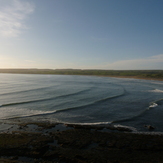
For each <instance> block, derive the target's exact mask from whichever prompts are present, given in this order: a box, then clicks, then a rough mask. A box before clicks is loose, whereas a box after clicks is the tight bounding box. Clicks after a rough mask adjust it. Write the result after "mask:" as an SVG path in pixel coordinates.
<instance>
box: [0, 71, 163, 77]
mask: <svg viewBox="0 0 163 163" xmlns="http://www.w3.org/2000/svg"><path fill="white" fill-rule="evenodd" d="M0 73H13V74H60V75H94V76H111V77H137V78H153V79H163V70H81V69H0Z"/></svg>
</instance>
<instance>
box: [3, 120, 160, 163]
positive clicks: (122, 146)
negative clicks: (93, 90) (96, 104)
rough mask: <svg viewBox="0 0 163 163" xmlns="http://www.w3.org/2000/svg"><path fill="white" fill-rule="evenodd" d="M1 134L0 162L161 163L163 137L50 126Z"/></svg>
mask: <svg viewBox="0 0 163 163" xmlns="http://www.w3.org/2000/svg"><path fill="white" fill-rule="evenodd" d="M13 128H14V127H11V128H10V129H9V130H7V131H5V132H3V133H1V134H0V163H1V162H2V163H21V162H34V163H69V162H70V163H73V162H74V163H87V162H88V163H136V162H138V163H156V162H157V163H162V162H163V135H155V134H153V135H151V134H140V133H139V134H136V133H131V132H129V131H128V132H124V131H118V132H117V131H107V130H104V129H103V127H101V128H99V127H98V126H97V127H91V126H90V127H85V126H77V125H67V126H66V125H63V124H50V123H37V124H29V123H28V124H21V125H19V126H17V128H16V129H13Z"/></svg>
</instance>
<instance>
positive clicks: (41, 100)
mask: <svg viewBox="0 0 163 163" xmlns="http://www.w3.org/2000/svg"><path fill="white" fill-rule="evenodd" d="M91 89H92V88H89V89H86V90H82V91H78V92H75V93H71V94H65V95H60V96H56V97H52V98H44V99H38V100H30V101H21V102H15V103H8V104H1V105H0V107H6V106H13V105H22V104H29V103H36V102H43V101H50V100H54V99H58V98H64V97H67V96H74V95H79V94H81V93H84V92H87V91H90V90H91Z"/></svg>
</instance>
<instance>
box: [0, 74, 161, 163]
mask: <svg viewBox="0 0 163 163" xmlns="http://www.w3.org/2000/svg"><path fill="white" fill-rule="evenodd" d="M84 76H86V75H84ZM88 76H97V75H88ZM98 77H113V78H125V79H126V78H128V79H143V80H156V78H155V79H153V78H140V77H134V76H130V77H129V76H101V75H98ZM157 81H158V80H157ZM160 81H163V80H160ZM6 122H7V121H6ZM8 123H9V122H8ZM0 125H1V126H3V128H4V130H1V131H0V151H1V152H0V153H1V157H0V162H6V163H19V162H39V163H46V162H47V163H52V162H53V163H54V162H57V163H64V162H65V163H66V162H79V163H85V162H88V163H89V162H108V163H128V162H142V163H144V162H148V163H150V162H153V163H154V162H163V133H159V132H154V131H155V130H156V129H152V127H151V128H150V127H149V128H147V127H146V128H145V127H144V128H145V129H146V131H147V132H134V130H132V129H131V128H129V127H128V128H127V126H126V127H125V126H116V127H115V126H114V125H106V124H104V125H78V124H59V123H50V122H48V121H47V122H37V123H35V122H27V123H25V121H24V122H23V121H21V120H20V121H19V120H18V121H17V122H16V121H13V122H12V123H10V124H7V123H5V120H4V123H1V124H0ZM149 126H150V125H149Z"/></svg>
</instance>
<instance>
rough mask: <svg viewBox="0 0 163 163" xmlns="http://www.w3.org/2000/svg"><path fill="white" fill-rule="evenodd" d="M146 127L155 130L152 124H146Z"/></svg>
mask: <svg viewBox="0 0 163 163" xmlns="http://www.w3.org/2000/svg"><path fill="white" fill-rule="evenodd" d="M144 127H146V128H147V129H148V130H154V129H155V128H154V127H153V126H151V125H145V126H144Z"/></svg>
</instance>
